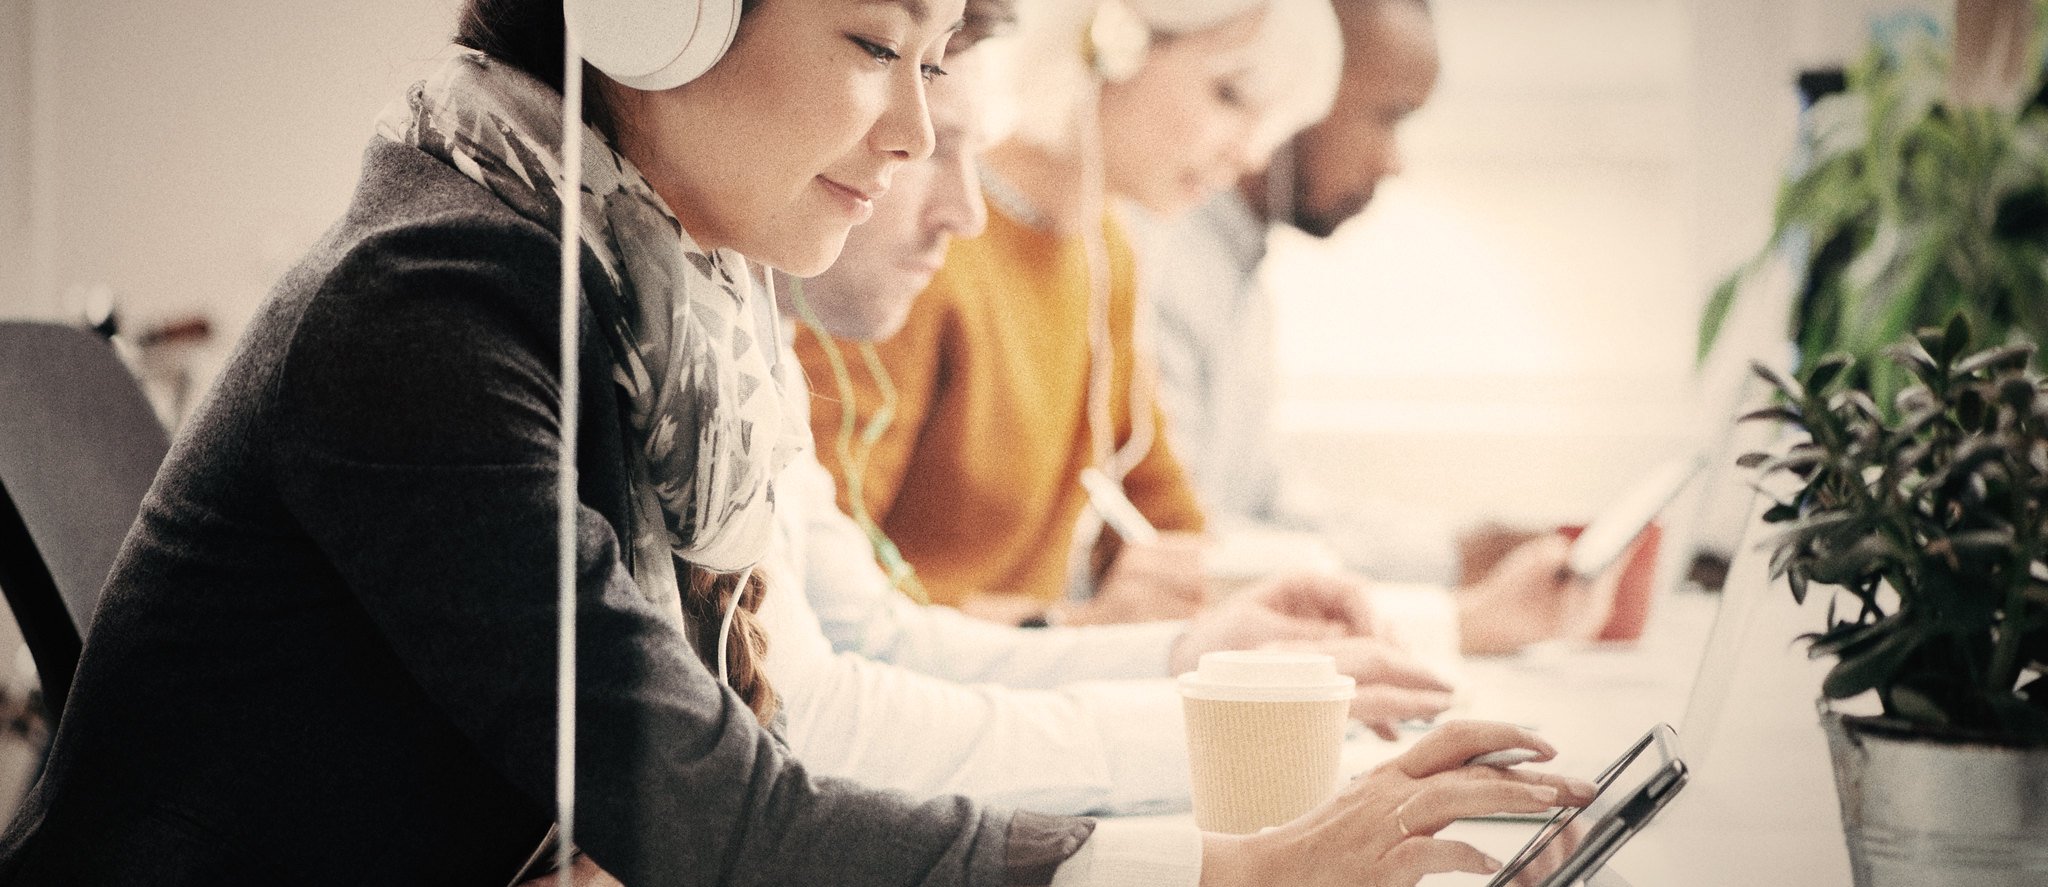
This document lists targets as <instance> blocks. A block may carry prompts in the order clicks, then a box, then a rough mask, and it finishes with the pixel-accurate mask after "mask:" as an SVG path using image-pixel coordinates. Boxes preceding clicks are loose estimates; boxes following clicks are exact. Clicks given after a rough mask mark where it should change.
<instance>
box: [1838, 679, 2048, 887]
mask: <svg viewBox="0 0 2048 887" xmlns="http://www.w3.org/2000/svg"><path fill="white" fill-rule="evenodd" d="M1820 719H1821V726H1822V728H1823V729H1824V730H1825V731H1826V732H1827V736H1828V751H1829V753H1830V754H1831V755H1832V756H1833V758H1834V764H1835V791H1836V794H1837V796H1838V798H1839V799H1840V800H1841V802H1842V831H1843V833H1844V836H1845V837H1846V838H1847V839H1848V844H1849V863H1850V868H1851V870H1853V871H1854V872H1855V876H1856V887H1943V885H1957V887H1962V885H1970V887H2040V885H2043V884H2048V748H2014V747H2010V746H2000V745H1990V744H1980V743H1970V742H1954V741H1945V740H1938V739H1933V738H1928V737H1925V736H1916V735H1911V734H1905V733H1902V732H1898V731H1894V730H1890V729H1873V728H1872V727H1871V726H1869V725H1865V724H1862V723H1859V719H1857V718H1853V717H1845V716H1844V715H1842V714H1841V713H1839V712H1835V711H1832V710H1829V709H1828V708H1827V706H1826V704H1825V703H1823V704H1822V705H1821V715H1820Z"/></svg>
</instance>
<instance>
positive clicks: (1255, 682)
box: [1180, 651, 1354, 834]
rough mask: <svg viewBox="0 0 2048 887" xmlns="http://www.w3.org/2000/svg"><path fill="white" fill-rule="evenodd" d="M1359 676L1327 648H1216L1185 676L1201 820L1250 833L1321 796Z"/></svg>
mask: <svg viewBox="0 0 2048 887" xmlns="http://www.w3.org/2000/svg"><path fill="white" fill-rule="evenodd" d="M1353 689H1354V682H1353V681H1352V679H1351V678H1349V677H1346V676H1344V675H1340V674H1338V673H1337V664H1336V661H1335V660H1333V659H1331V658H1330V657H1328V656H1325V655H1322V654H1319V653H1284V652H1277V651H1271V652H1269V651H1231V652H1221V653H1209V654H1205V655H1204V656H1203V657H1202V662H1201V665H1200V666H1199V667H1198V668H1197V669H1196V670H1195V671H1192V672H1189V673H1187V674H1184V675H1181V676H1180V694H1181V704H1182V706H1183V709H1184V710H1185V712H1186V715H1187V725H1188V768H1189V771H1190V776H1192V777H1193V782H1194V790H1195V795H1194V800H1195V824H1196V825H1198V826H1200V827H1201V828H1202V829H1203V830H1205V831H1213V832H1224V833H1228V834H1250V833H1252V832H1256V831H1258V830H1259V829H1262V828H1265V827H1267V826H1273V825H1279V824H1281V823H1283V822H1286V821H1288V820H1290V819H1293V818H1295V817H1297V816H1300V815H1301V814H1303V813H1306V812H1308V811H1309V809H1310V808H1312V807H1314V806H1316V805H1317V804H1320V803H1322V802H1323V801H1324V800H1327V799H1328V798H1329V797H1330V794H1331V793H1332V792H1334V791H1335V790H1336V788H1337V760H1338V754H1339V753H1340V752H1341V751H1342V749H1343V745H1344V723H1345V720H1346V717H1347V715H1348V714H1349V713H1350V710H1351V697H1352V694H1353Z"/></svg>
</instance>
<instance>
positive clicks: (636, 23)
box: [562, 0, 741, 92]
mask: <svg viewBox="0 0 2048 887" xmlns="http://www.w3.org/2000/svg"><path fill="white" fill-rule="evenodd" d="M740 2H741V0H563V2H562V15H563V20H564V22H565V23H566V25H567V26H568V29H569V32H570V33H572V34H574V35H576V42H577V43H578V44H579V45H580V47H581V49H582V53H583V60H584V61H587V62H589V63H590V64H591V66H592V67H594V68H596V69H598V70H599V71H602V72H604V75H605V76H607V77H610V78H612V79H613V80H616V81H618V82H619V83H621V84H623V85H625V86H630V87H632V88H634V89H641V90H647V91H649V92H654V91H659V90H664V89H674V88H676V87H678V86H681V85H683V84H685V83H688V82H690V81H692V80H695V79H697V77H699V76H700V75H702V74H703V73H704V72H705V71H708V70H711V66H712V65H715V64H717V63H718V60H719V59H720V58H722V57H724V56H725V51H726V50H727V49H728V48H730V47H731V46H732V39H733V35H734V34H737V33H739V27H740Z"/></svg>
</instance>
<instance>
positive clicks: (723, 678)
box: [718, 567, 754, 687]
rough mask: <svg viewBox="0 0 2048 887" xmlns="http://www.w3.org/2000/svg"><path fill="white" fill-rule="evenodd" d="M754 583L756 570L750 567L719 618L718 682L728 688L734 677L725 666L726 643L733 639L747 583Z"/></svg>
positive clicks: (741, 573) (743, 572) (742, 572)
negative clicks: (733, 629)
mask: <svg viewBox="0 0 2048 887" xmlns="http://www.w3.org/2000/svg"><path fill="white" fill-rule="evenodd" d="M752 581H754V568H753V567H748V568H746V569H744V570H741V571H740V584H739V585H737V586H735V587H734V588H733V592H732V600H731V601H730V602H728V603H725V604H722V605H720V606H721V607H722V608H723V609H724V611H725V612H724V615H722V616H720V617H718V682H719V683H721V684H724V685H726V686H728V687H730V686H732V675H731V674H729V673H728V669H727V667H726V664H725V663H726V659H725V652H726V649H727V648H726V642H727V641H728V640H729V639H730V638H731V637H732V624H733V621H734V619H736V618H737V617H738V616H739V615H740V599H741V598H744V597H746V596H747V583H749V582H752Z"/></svg>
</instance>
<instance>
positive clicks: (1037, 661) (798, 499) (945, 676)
mask: <svg viewBox="0 0 2048 887" xmlns="http://www.w3.org/2000/svg"><path fill="white" fill-rule="evenodd" d="M812 471H815V472H817V473H819V474H822V473H823V471H824V469H823V468H822V467H821V466H819V465H818V464H817V462H816V460H815V459H810V458H806V457H799V458H798V459H797V461H795V462H793V463H792V464H791V465H790V467H789V468H788V469H785V471H784V475H783V477H782V478H781V479H780V480H779V481H778V486H777V497H778V502H779V504H780V505H781V506H782V507H783V508H784V509H785V511H784V512H783V514H781V515H779V516H778V530H779V531H778V533H777V537H776V546H775V548H774V549H773V550H772V552H771V554H770V562H769V563H768V564H767V565H766V566H765V567H764V570H765V571H766V575H768V576H769V577H771V580H772V581H778V584H777V585H776V586H775V587H774V588H772V589H771V590H770V592H769V593H768V595H767V596H766V597H765V598H764V599H763V602H762V606H761V612H760V618H761V620H762V622H763V623H764V626H763V627H764V628H765V630H766V633H767V636H768V651H767V655H766V657H765V658H764V661H763V667H764V669H765V670H766V672H767V675H768V679H769V681H770V683H771V684H772V685H773V686H774V688H775V691H776V693H777V694H778V695H779V696H780V697H781V701H782V708H783V712H784V714H785V716H786V721H785V726H784V739H785V740H786V741H787V742H788V743H789V746H790V748H791V750H793V751H794V752H795V753H796V754H797V756H798V757H799V758H801V759H803V761H804V764H805V766H806V767H808V768H809V769H810V770H811V771H812V772H814V773H818V774H821V775H832V776H843V777H850V778H855V779H858V780H860V781H861V782H864V783H867V784H869V785H873V786H877V787H882V788H890V789H896V790H899V791H904V792H909V793H911V794H916V795H935V794H948V793H951V794H964V795H969V796H972V797H974V798H977V799H979V800H983V801H987V802H990V803H995V804H1000V805H1003V806H1010V807H1019V808H1024V809H1030V810H1037V811H1040V812H1045V813H1064V814H1074V813H1120V814H1128V813H1143V812H1160V811H1165V810H1182V809H1186V806H1187V803H1188V795H1189V791H1190V790H1189V787H1188V775H1187V773H1188V771H1187V741H1186V738H1185V737H1186V727H1185V724H1184V722H1183V720H1182V716H1181V708H1180V695H1179V693H1178V692H1177V691H1176V690H1175V689H1174V686H1173V684H1172V683H1171V682H1170V681H1168V680H1166V679H1165V671H1166V669H1165V663H1166V651H1167V648H1168V646H1169V645H1170V643H1171V638H1172V637H1173V636H1174V635H1175V634H1177V633H1178V628H1177V627H1174V626H1166V627H1156V626H1155V627H1144V628H1139V629H1134V630H1130V631H1116V632H1101V633H1097V632H1095V631H1094V630H1092V629H1072V630H1066V631H1058V630H1055V631H1043V632H1038V631H1026V630H1022V629H1013V628H1004V627H1001V626H994V625H989V624H987V623H982V622H978V621H975V620H972V619H968V618H967V617H964V616H959V615H957V614H954V613H952V612H951V611H943V610H942V609H941V608H936V607H918V606H917V605H915V604H912V603H910V602H909V601H907V600H903V599H902V597H901V595H899V594H897V593H896V592H895V591H894V590H892V589H890V588H889V587H888V585H887V580H886V579H884V578H883V577H882V573H881V568H880V567H878V566H877V565H876V564H875V562H874V560H873V559H872V557H869V556H868V555H867V548H866V539H865V537H862V536H861V535H860V534H859V531H858V530H857V529H856V530H853V531H852V536H853V538H854V540H855V541H857V542H858V544H859V546H860V547H859V548H858V549H854V550H853V551H854V552H857V554H858V556H853V554H852V553H848V554H846V555H845V556H843V558H842V559H841V561H840V565H841V566H840V570H839V571H838V572H841V573H842V574H843V575H844V576H845V577H846V578H849V579H852V580H855V581H856V582H857V583H859V584H857V585H854V586H851V587H856V588H863V589H866V591H865V592H864V593H865V594H867V595H868V596H867V597H866V598H864V599H862V600H861V601H860V602H859V603H858V604H857V605H854V606H845V607H842V611H841V612H842V616H841V618H842V620H847V622H845V623H844V624H845V625H846V627H848V628H850V629H859V628H860V626H859V625H858V624H856V623H855V622H854V621H853V617H851V616H849V615H847V614H849V613H853V612H864V613H870V614H873V615H872V618H874V619H875V620H877V621H878V623H880V624H879V625H878V626H876V627H873V628H872V629H871V630H869V631H867V632H866V633H865V634H866V636H867V637H869V638H870V639H873V640H874V641H875V642H874V644H873V646H874V647H875V648H879V649H882V650H885V651H889V652H894V653H898V654H911V658H912V659H913V661H915V662H917V663H918V664H920V665H922V666H924V669H925V670H914V669H911V668H904V667H902V666H899V665H896V664H893V663H887V662H881V661H877V660H876V659H874V658H870V657H869V656H867V655H862V653H861V652H847V651H839V650H834V649H833V644H832V643H831V642H830V641H829V640H827V638H826V635H825V633H824V631H823V629H822V627H821V623H820V620H819V616H818V614H817V613H816V612H815V611H814V610H813V609H812V607H811V600H810V597H809V596H807V595H805V594H802V593H800V589H798V588H797V587H796V586H795V585H793V584H790V583H788V582H787V581H786V580H787V577H793V576H804V575H807V574H808V575H811V576H813V577H816V576H819V575H821V571H820V570H819V569H817V563H818V557H819V554H818V552H819V548H818V545H817V543H818V542H820V541H822V539H821V537H818V536H816V535H814V534H808V533H807V532H806V531H807V530H808V529H809V528H810V527H811V526H814V525H816V524H818V523H820V522H821V521H819V520H818V519H817V515H816V514H815V513H814V512H816V511H817V510H820V509H822V510H823V511H827V512H831V513H832V514H834V515H836V514H837V510H836V508H835V507H834V505H833V500H832V498H831V480H830V476H829V475H826V476H825V479H824V482H823V487H822V490H820V488H819V487H818V485H817V482H816V478H815V477H811V479H810V482H809V483H804V482H801V481H800V478H801V477H802V475H804V474H808V473H809V472H812ZM819 492H821V493H822V496H820V495H816V493H819ZM807 512H809V513H807ZM840 520H841V521H846V522H847V523H849V524H850V521H847V519H845V518H844V517H843V516H842V517H841V518H840ZM822 522H823V523H826V524H830V523H831V522H830V521H822ZM807 561H808V562H809V563H810V569H809V570H808V571H807V570H806V562H807ZM832 572H834V571H829V570H828V571H823V573H824V574H827V575H829V574H830V573H832ZM777 577H781V578H780V579H779V580H778V579H777ZM827 599H828V600H835V599H834V598H830V597H828V598H827ZM897 601H901V604H900V605H898V604H896V603H895V602H897ZM840 602H841V603H842V604H845V603H848V602H846V601H844V600H841V601H840ZM1091 638H1105V639H1104V640H1091ZM881 639H887V640H886V643H884V642H882V641H881ZM1067 658H1071V659H1072V660H1075V661H1063V660H1065V659H1067ZM927 671H929V672H932V673H927ZM1082 675H1086V676H1092V677H1110V678H1115V677H1144V678H1149V680H1084V681H1076V680H1073V678H1075V677H1077V676H1082ZM998 681H1000V682H1001V683H998ZM1013 682H1014V683H1019V684H1029V685H1033V686H1036V687H1040V688H1042V689H1018V688H1015V687H1012V686H1005V684H1009V683H1013Z"/></svg>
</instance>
